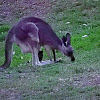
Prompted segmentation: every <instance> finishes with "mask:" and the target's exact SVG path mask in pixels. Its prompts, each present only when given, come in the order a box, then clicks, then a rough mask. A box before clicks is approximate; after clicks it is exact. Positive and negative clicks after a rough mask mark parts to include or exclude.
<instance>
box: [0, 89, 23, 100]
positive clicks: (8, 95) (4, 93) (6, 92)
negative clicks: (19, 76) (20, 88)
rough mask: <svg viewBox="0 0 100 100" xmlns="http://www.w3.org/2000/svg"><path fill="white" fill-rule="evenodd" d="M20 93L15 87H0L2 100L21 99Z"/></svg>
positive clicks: (0, 99)
mask: <svg viewBox="0 0 100 100" xmlns="http://www.w3.org/2000/svg"><path fill="white" fill-rule="evenodd" d="M20 95H21V94H20V93H18V92H17V91H15V90H14V89H0V100H2V99H3V100H21V97H20Z"/></svg>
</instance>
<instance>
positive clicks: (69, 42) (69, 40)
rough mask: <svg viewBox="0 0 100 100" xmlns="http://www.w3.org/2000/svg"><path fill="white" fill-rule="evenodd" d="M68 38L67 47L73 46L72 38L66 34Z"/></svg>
mask: <svg viewBox="0 0 100 100" xmlns="http://www.w3.org/2000/svg"><path fill="white" fill-rule="evenodd" d="M66 38H67V46H69V45H71V37H70V34H69V33H67V34H66Z"/></svg>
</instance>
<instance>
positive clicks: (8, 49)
mask: <svg viewBox="0 0 100 100" xmlns="http://www.w3.org/2000/svg"><path fill="white" fill-rule="evenodd" d="M12 45H13V42H12V41H11V39H10V38H9V36H7V38H6V42H5V62H4V64H3V65H1V66H0V68H8V67H9V66H10V64H11V59H12V48H13V46H12Z"/></svg>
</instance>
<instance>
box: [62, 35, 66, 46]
mask: <svg viewBox="0 0 100 100" xmlns="http://www.w3.org/2000/svg"><path fill="white" fill-rule="evenodd" d="M66 41H67V37H65V36H63V37H62V42H63V43H64V45H65V46H66Z"/></svg>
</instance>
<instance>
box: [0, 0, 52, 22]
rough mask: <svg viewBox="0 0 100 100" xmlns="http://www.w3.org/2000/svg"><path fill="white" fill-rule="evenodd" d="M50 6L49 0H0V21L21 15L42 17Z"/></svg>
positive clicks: (12, 19)
mask: <svg viewBox="0 0 100 100" xmlns="http://www.w3.org/2000/svg"><path fill="white" fill-rule="evenodd" d="M50 8H51V3H50V1H49V0H0V22H1V23H4V22H6V23H7V22H8V23H9V22H11V23H12V22H13V21H15V20H16V19H18V18H21V17H23V16H35V17H40V18H43V17H45V14H47V13H48V11H49V10H50Z"/></svg>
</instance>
